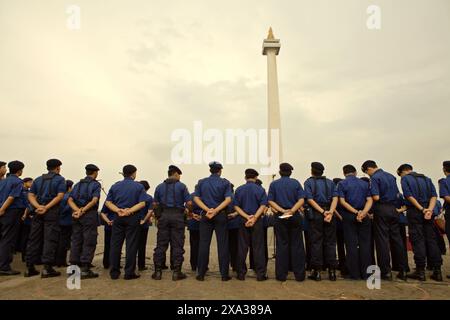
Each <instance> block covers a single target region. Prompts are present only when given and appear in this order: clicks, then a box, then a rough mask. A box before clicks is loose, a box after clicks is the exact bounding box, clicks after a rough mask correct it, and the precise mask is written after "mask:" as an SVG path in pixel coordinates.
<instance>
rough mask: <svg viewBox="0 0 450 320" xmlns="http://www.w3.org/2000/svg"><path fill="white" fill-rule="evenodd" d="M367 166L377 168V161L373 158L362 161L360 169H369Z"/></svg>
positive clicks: (364, 170) (363, 170)
mask: <svg viewBox="0 0 450 320" xmlns="http://www.w3.org/2000/svg"><path fill="white" fill-rule="evenodd" d="M369 168H372V169H376V168H378V166H377V163H376V162H375V161H373V160H367V161H364V163H363V164H362V166H361V171H362V172H366V171H367V169H369Z"/></svg>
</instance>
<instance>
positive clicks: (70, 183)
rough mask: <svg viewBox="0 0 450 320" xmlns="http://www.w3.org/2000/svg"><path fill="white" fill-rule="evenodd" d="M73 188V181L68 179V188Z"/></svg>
mask: <svg viewBox="0 0 450 320" xmlns="http://www.w3.org/2000/svg"><path fill="white" fill-rule="evenodd" d="M72 186H73V181H72V180H69V179H67V180H66V188H67V189H69V188H71V187H72Z"/></svg>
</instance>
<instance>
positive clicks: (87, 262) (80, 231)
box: [68, 164, 101, 279]
mask: <svg viewBox="0 0 450 320" xmlns="http://www.w3.org/2000/svg"><path fill="white" fill-rule="evenodd" d="M84 169H85V170H86V177H84V178H83V179H81V180H80V182H78V183H77V184H75V186H74V187H73V190H72V191H71V192H70V196H69V200H68V204H69V206H70V207H71V209H72V211H73V213H72V218H73V220H72V239H71V246H70V263H71V264H72V265H79V266H81V279H92V278H97V277H98V274H97V273H95V272H94V271H92V270H91V263H92V260H93V259H94V255H95V248H96V247H97V236H98V232H97V228H98V202H99V200H100V192H101V185H100V182H98V181H97V177H98V172H99V170H100V169H99V168H98V167H97V166H96V165H95V164H88V165H86V166H85V168H84Z"/></svg>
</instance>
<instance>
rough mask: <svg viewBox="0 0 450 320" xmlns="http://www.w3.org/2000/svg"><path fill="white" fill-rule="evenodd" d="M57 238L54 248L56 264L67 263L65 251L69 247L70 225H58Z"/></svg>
mask: <svg viewBox="0 0 450 320" xmlns="http://www.w3.org/2000/svg"><path fill="white" fill-rule="evenodd" d="M59 228H60V232H59V240H58V248H57V249H56V260H55V263H56V265H57V266H62V265H65V264H67V260H66V259H67V251H68V250H69V249H70V238H71V236H72V226H61V225H60V226H59Z"/></svg>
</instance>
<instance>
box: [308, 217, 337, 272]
mask: <svg viewBox="0 0 450 320" xmlns="http://www.w3.org/2000/svg"><path fill="white" fill-rule="evenodd" d="M311 210H313V214H312V215H311V216H312V219H310V220H309V221H308V222H309V230H308V231H309V241H310V248H311V268H312V269H316V270H322V268H324V267H328V268H337V266H338V262H337V258H336V217H335V216H333V218H332V219H331V222H325V221H324V220H323V218H324V216H323V215H322V214H321V213H320V212H319V211H316V210H314V209H311Z"/></svg>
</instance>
